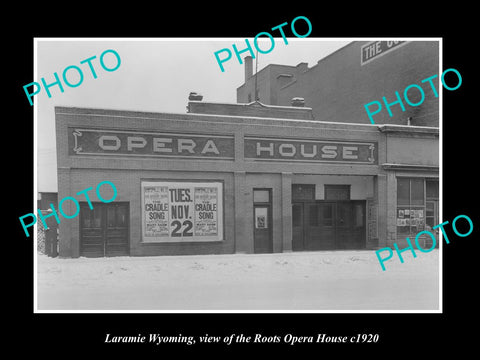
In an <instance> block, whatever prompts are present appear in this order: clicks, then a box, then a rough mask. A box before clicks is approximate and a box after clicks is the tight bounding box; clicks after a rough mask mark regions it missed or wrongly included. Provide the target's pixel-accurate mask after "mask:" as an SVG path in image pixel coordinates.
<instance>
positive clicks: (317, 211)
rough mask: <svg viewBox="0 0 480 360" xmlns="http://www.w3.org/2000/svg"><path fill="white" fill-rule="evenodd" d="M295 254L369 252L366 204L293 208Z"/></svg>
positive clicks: (315, 204)
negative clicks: (327, 251)
mask: <svg viewBox="0 0 480 360" xmlns="http://www.w3.org/2000/svg"><path fill="white" fill-rule="evenodd" d="M292 235H293V239H292V240H293V243H292V249H293V250H294V251H313V250H337V249H363V248H365V201H357V200H352V201H302V202H294V203H293V204H292Z"/></svg>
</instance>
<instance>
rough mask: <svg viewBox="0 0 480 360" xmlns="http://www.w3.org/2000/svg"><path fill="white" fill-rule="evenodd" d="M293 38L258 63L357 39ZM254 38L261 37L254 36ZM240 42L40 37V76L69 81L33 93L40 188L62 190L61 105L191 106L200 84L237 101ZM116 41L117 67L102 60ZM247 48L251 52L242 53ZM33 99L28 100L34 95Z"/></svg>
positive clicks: (167, 109) (325, 50)
mask: <svg viewBox="0 0 480 360" xmlns="http://www.w3.org/2000/svg"><path fill="white" fill-rule="evenodd" d="M287 39H288V44H285V43H284V41H283V39H282V38H276V39H275V46H274V47H273V49H272V50H271V51H270V53H268V54H260V55H259V56H258V59H257V60H258V71H260V70H261V69H262V68H264V67H265V66H267V65H268V64H283V65H297V64H299V63H301V62H306V63H308V66H309V67H312V66H314V65H316V64H317V62H318V61H319V60H320V59H322V58H324V57H325V56H327V55H329V54H331V53H332V52H334V51H336V50H338V49H339V48H341V47H343V46H345V45H347V44H348V43H349V42H350V41H349V40H343V39H319V38H287ZM249 40H250V43H251V44H253V39H249ZM232 44H236V45H237V48H238V49H239V50H242V49H244V48H245V47H246V45H245V39H244V38H231V39H225V38H221V39H214V38H204V39H184V38H168V39H162V38H158V39H151V38H148V39H135V38H127V39H92V38H87V39H68V38H59V39H50V38H37V39H36V55H35V59H34V79H32V82H34V81H35V82H38V83H41V79H42V78H44V79H45V82H46V83H47V84H51V83H53V82H54V81H55V78H54V73H55V72H56V73H57V74H58V76H59V78H60V79H61V81H62V85H63V88H64V92H63V93H62V92H61V90H60V88H59V87H58V86H57V85H54V86H52V87H50V88H49V90H50V92H51V97H50V98H49V97H48V96H47V93H46V91H45V89H43V87H42V89H41V91H40V93H39V94H38V95H35V96H34V98H33V102H34V104H35V105H34V106H35V108H34V112H35V113H36V134H37V136H36V141H37V145H36V149H37V192H56V191H57V160H56V143H55V113H54V108H55V106H65V107H85V108H99V109H115V110H130V111H146V112H163V113H186V106H187V103H188V95H189V93H190V92H192V91H193V92H198V93H200V94H202V95H203V101H207V102H227V103H236V89H237V88H238V87H239V86H240V85H242V84H243V82H244V65H243V64H240V63H239V62H238V60H237V59H236V57H235V55H234V54H233V50H232ZM258 44H259V48H260V49H263V50H266V49H268V48H269V47H270V46H271V44H270V40H268V39H266V40H262V41H259V43H258ZM252 47H253V45H252ZM224 48H228V49H230V50H231V51H232V58H231V59H230V60H229V61H227V62H224V63H223V66H224V68H225V71H224V72H222V71H221V70H220V67H219V65H218V63H217V61H216V58H215V55H214V53H215V52H216V51H219V50H221V49H224ZM109 49H111V50H115V51H116V52H117V53H118V55H119V56H120V59H121V63H120V66H119V67H118V69H117V70H115V71H111V72H108V71H105V70H104V69H103V68H102V67H101V65H100V55H101V54H102V53H103V52H104V51H105V50H109ZM247 54H248V53H243V54H242V57H244V56H246V55H247ZM93 56H96V58H95V59H93V60H91V64H92V66H93V67H94V69H95V72H96V75H97V78H96V79H94V78H93V76H92V72H91V70H90V69H89V66H88V64H87V63H84V64H81V63H80V62H81V61H83V60H85V59H88V58H91V57H93ZM220 56H224V53H222V54H220ZM103 59H104V62H105V66H106V67H109V68H114V67H115V65H116V59H115V57H114V55H113V54H112V53H106V54H105V57H104V58H103ZM71 65H75V66H78V67H79V68H80V69H81V70H82V73H83V81H82V82H81V83H80V85H79V86H77V87H68V86H67V85H66V84H65V83H64V81H63V79H62V74H63V71H64V69H65V68H67V67H68V66H71ZM254 67H255V62H254ZM67 79H68V81H70V82H71V83H72V84H75V83H78V82H80V78H79V75H78V73H77V72H76V71H75V70H68V72H67ZM25 85H26V84H25ZM30 91H32V90H30ZM25 101H26V102H27V104H28V99H27V97H25Z"/></svg>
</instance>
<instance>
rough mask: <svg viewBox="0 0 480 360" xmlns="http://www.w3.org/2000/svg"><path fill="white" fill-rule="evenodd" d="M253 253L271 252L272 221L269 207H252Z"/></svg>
mask: <svg viewBox="0 0 480 360" xmlns="http://www.w3.org/2000/svg"><path fill="white" fill-rule="evenodd" d="M253 213H254V234H253V238H254V247H255V249H254V251H255V253H271V252H273V241H272V221H271V206H270V205H254V207H253Z"/></svg>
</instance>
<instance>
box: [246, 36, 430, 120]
mask: <svg viewBox="0 0 480 360" xmlns="http://www.w3.org/2000/svg"><path fill="white" fill-rule="evenodd" d="M260 56H261V55H260ZM435 74H437V75H439V42H438V41H368V42H367V41H354V42H351V43H349V44H348V45H346V46H344V47H342V48H340V49H339V50H337V51H335V52H334V53H332V54H330V55H328V56H326V57H325V58H323V59H321V60H319V61H318V63H317V64H315V65H314V66H312V67H310V68H309V67H308V64H307V63H303V62H302V63H300V64H298V65H296V66H289V65H278V64H270V65H268V66H266V67H264V68H263V69H261V70H260V71H259V72H258V73H257V74H256V78H257V79H256V80H255V76H254V75H253V64H252V58H251V57H247V58H245V83H244V84H242V85H241V86H240V87H238V88H237V102H238V103H250V102H252V101H255V100H258V101H260V102H262V103H264V104H270V105H282V106H290V105H291V102H292V98H295V97H300V98H303V99H304V101H305V106H307V107H311V108H312V110H313V117H314V119H315V120H319V121H333V122H346V123H360V124H367V123H370V120H369V118H368V115H367V113H366V111H365V108H364V105H365V104H368V103H370V102H372V101H375V100H377V101H380V102H382V97H383V96H385V98H386V100H387V103H392V102H394V101H395V100H396V96H395V92H396V91H398V93H399V94H400V96H401V98H402V103H403V105H404V107H405V111H402V107H401V105H399V104H394V105H392V106H391V108H390V110H391V112H392V116H389V113H388V111H387V109H386V106H385V105H383V110H382V111H381V112H380V113H378V114H376V115H374V117H373V119H374V121H375V123H376V124H396V125H407V124H408V119H409V118H410V123H411V124H412V125H416V126H434V127H438V126H439V113H438V111H439V101H438V97H436V96H435V94H434V92H433V91H432V89H431V85H430V84H429V83H428V82H426V83H422V82H421V81H422V80H423V79H426V78H428V77H430V76H432V75H435ZM255 82H256V83H257V97H255ZM438 83H439V79H438V76H437V77H436V78H435V79H433V84H434V85H435V87H436V89H437V90H438ZM410 84H417V85H419V86H420V87H421V88H422V89H423V91H424V96H425V98H424V101H423V102H422V103H421V105H419V106H409V105H408V104H407V103H406V102H405V100H404V99H403V91H404V89H405V88H406V87H407V86H408V85H410ZM408 97H409V100H410V102H412V103H418V102H420V100H421V93H420V92H419V91H418V90H417V89H411V90H409V91H408ZM374 110H376V107H372V111H374Z"/></svg>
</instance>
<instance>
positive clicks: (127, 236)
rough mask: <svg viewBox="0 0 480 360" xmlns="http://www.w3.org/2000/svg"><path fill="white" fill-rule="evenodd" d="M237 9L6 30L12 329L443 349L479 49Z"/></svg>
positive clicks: (289, 345) (141, 341) (158, 347)
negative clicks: (14, 113) (12, 44)
mask: <svg viewBox="0 0 480 360" xmlns="http://www.w3.org/2000/svg"><path fill="white" fill-rule="evenodd" d="M188 7H189V6H187V5H186V8H188ZM192 10H193V9H192ZM252 11H253V10H252ZM165 14H166V13H165ZM165 14H163V16H162V18H163V17H165ZM198 14H199V16H200V12H199V13H198ZM242 14H243V15H237V17H235V16H233V15H232V16H231V19H230V20H229V18H228V17H222V18H217V17H216V16H212V21H210V22H209V19H210V17H205V18H201V19H203V20H201V19H200V17H199V18H198V19H195V20H192V21H187V20H186V19H187V17H185V18H184V20H183V21H181V18H180V17H179V16H180V15H177V17H176V20H177V21H179V22H178V23H177V24H175V25H174V24H173V20H171V25H168V24H167V21H163V20H162V21H160V22H159V23H158V28H156V30H155V31H145V30H142V29H152V28H155V26H153V23H149V22H147V21H146V20H145V24H142V25H143V26H139V27H138V28H137V29H134V27H133V26H132V29H131V31H130V30H128V28H129V27H130V25H129V26H125V27H123V25H126V24H123V23H122V24H123V25H122V26H120V25H121V24H120V22H115V21H113V19H110V18H108V17H107V18H105V19H104V20H103V21H104V22H105V23H104V25H105V26H106V30H100V29H101V28H103V26H100V25H98V26H99V27H98V31H97V30H95V29H94V28H89V29H88V31H87V29H85V31H80V30H81V29H73V28H70V29H67V28H65V29H64V30H62V31H60V29H57V30H58V31H51V30H47V29H52V28H51V27H50V26H48V27H45V28H42V27H40V28H39V29H37V30H35V29H34V30H32V31H31V32H30V33H27V32H25V34H24V35H22V36H23V38H22V40H21V42H20V41H19V43H18V47H19V49H22V51H23V52H22V56H21V60H19V61H18V62H16V63H15V69H20V70H18V72H17V74H18V75H19V76H17V78H16V79H15V81H13V84H14V86H15V93H14V94H13V95H14V96H12V97H9V98H8V99H9V100H10V99H13V98H14V97H15V101H16V103H15V106H16V108H17V109H19V111H20V114H21V115H20V116H18V117H12V118H10V119H11V120H13V119H15V120H13V121H11V123H12V126H16V127H18V130H17V129H15V130H14V129H13V128H12V129H11V130H10V129H9V131H8V134H9V136H10V137H11V138H12V139H13V140H14V141H17V144H16V147H10V148H9V150H11V151H12V152H11V153H12V154H15V153H14V152H13V150H15V149H17V148H20V150H21V155H20V154H19V155H18V156H17V155H14V156H13V158H14V161H15V162H16V163H17V167H20V170H19V171H18V174H22V179H21V182H18V184H16V181H15V180H11V179H9V181H11V182H12V183H13V185H14V188H15V190H14V191H12V193H16V194H18V196H20V197H19V199H22V200H18V201H17V202H16V204H15V205H16V206H17V208H16V209H15V213H14V211H13V210H12V218H13V220H12V223H13V224H12V227H15V231H16V233H15V234H14V235H13V236H12V237H11V238H9V239H8V242H6V244H7V245H8V244H10V240H12V241H14V242H17V243H18V246H19V248H18V250H17V253H19V254H20V255H18V256H19V257H21V259H19V260H21V262H20V261H17V264H15V265H16V266H14V267H10V268H11V269H18V270H17V271H18V275H15V276H14V278H13V280H14V282H17V284H16V286H19V291H18V292H15V293H16V294H18V296H19V298H21V302H20V304H19V306H20V307H21V308H22V309H21V310H19V312H18V314H21V317H19V319H21V320H18V322H17V324H16V325H15V326H18V328H19V329H27V328H31V329H32V331H35V333H38V335H37V337H36V339H35V343H38V344H40V343H42V345H41V346H42V347H43V346H47V347H52V349H56V350H57V353H58V354H60V353H63V351H60V349H62V348H63V347H64V346H67V347H68V346H70V345H68V344H69V343H70V341H73V340H72V339H75V342H77V343H78V344H84V345H85V347H84V348H83V347H81V349H79V350H78V351H79V354H80V353H84V352H88V351H90V350H89V349H91V350H93V349H94V348H101V349H102V350H105V352H103V351H102V354H105V353H106V354H110V355H114V354H116V353H122V352H123V351H124V350H125V349H128V350H129V351H130V350H132V351H133V352H134V353H137V351H138V353H137V355H138V356H141V355H140V354H141V353H140V352H142V353H143V352H144V351H146V352H148V353H149V354H154V353H158V354H160V352H161V351H162V350H166V349H180V350H187V351H189V352H190V354H195V351H197V350H200V349H203V348H205V349H207V350H212V351H215V352H216V351H223V350H227V349H229V350H230V349H233V350H231V351H235V349H240V348H244V349H246V350H248V351H252V350H253V349H254V347H255V346H268V347H270V348H272V349H273V348H277V349H290V351H292V352H295V351H296V350H299V349H314V350H318V351H321V350H324V349H327V348H328V349H329V350H328V352H329V354H331V353H330V351H331V350H332V349H333V348H337V349H343V348H345V349H349V350H352V349H354V350H355V349H359V348H362V349H363V350H367V352H370V351H373V352H375V351H377V350H376V349H380V347H382V351H383V347H388V348H391V347H392V346H397V345H398V344H399V343H402V344H403V345H404V346H406V347H407V346H409V345H408V342H409V341H413V342H415V341H424V342H425V344H433V343H434V342H438V344H439V349H440V347H441V346H440V345H441V343H442V341H440V338H439V337H442V336H444V335H442V334H445V333H446V332H447V329H453V328H458V326H459V324H460V323H461V322H462V321H464V320H467V319H468V318H469V312H468V311H473V309H474V298H475V296H474V295H473V294H472V285H473V284H475V279H474V278H473V276H475V273H476V270H474V269H472V268H474V264H475V262H476V260H475V259H474V258H473V257H474V256H475V255H476V254H477V253H478V252H476V251H475V250H474V248H473V246H475V241H476V238H477V236H476V235H477V233H478V229H477V223H478V216H477V215H476V211H477V210H476V208H475V202H474V199H475V198H476V195H475V185H474V183H475V179H476V178H475V170H474V168H475V161H474V158H473V156H474V154H475V150H474V146H475V140H474V139H475V137H476V132H475V126H474V123H475V117H474V116H473V117H472V114H474V112H473V110H474V104H475V102H474V101H473V102H472V101H471V96H472V94H473V93H475V89H473V88H472V87H473V86H475V79H476V78H475V79H474V76H475V77H478V76H477V75H476V74H474V69H472V68H471V67H470V64H469V65H468V66H467V64H466V63H465V61H466V59H470V60H471V59H472V57H471V56H472V54H473V52H472V53H471V54H470V55H469V56H466V53H467V52H468V51H470V52H471V51H473V50H474V47H473V43H472V42H470V43H469V41H467V36H465V38H463V39H462V38H458V37H456V36H455V35H454V34H455V32H454V31H453V27H452V26H439V27H434V26H432V27H427V26H426V23H425V24H424V25H425V29H424V28H423V27H421V26H420V21H419V20H418V17H413V18H412V21H413V22H414V23H415V24H417V23H418V24H419V25H418V28H415V27H414V26H413V25H411V24H410V25H407V24H409V23H408V21H407V22H402V21H397V20H393V18H392V20H391V22H389V21H387V19H386V18H385V19H382V18H378V17H368V16H366V15H365V17H363V15H362V19H363V20H362V21H358V24H363V25H365V27H362V25H358V26H356V25H355V26H354V25H353V24H357V22H352V23H351V24H350V25H351V26H350V27H348V29H347V28H346V27H345V28H341V27H340V25H341V23H338V24H337V25H338V26H335V27H329V26H327V22H324V16H326V14H324V15H322V16H320V15H319V14H313V13H312V11H301V10H300V9H295V10H293V9H287V10H285V11H284V12H283V11H281V12H279V13H278V12H275V13H271V14H270V15H269V16H265V17H263V16H261V15H260V13H258V14H257V13H255V12H254V11H253V12H252V15H251V16H247V13H246V12H243V13H242ZM337 15H338V14H337ZM397 15H398V14H397ZM150 16H151V15H150ZM384 16H387V14H386V13H385V14H384ZM172 18H173V14H172ZM367 18H368V19H369V20H368V21H367ZM182 19H183V18H182ZM374 19H376V20H374ZM98 20H100V17H99V18H98ZM405 20H406V19H405ZM417 20H418V21H417ZM95 21H97V20H95ZM110 21H113V23H115V24H116V26H117V27H116V28H113V27H112V28H109V26H107V24H110ZM375 21H378V22H379V23H378V25H379V24H380V23H381V24H382V26H377V25H375V24H374V23H375ZM458 21H459V20H458V19H457V20H455V24H456V23H457V22H458ZM138 22H139V23H142V22H143V20H140V19H138ZM446 23H447V19H444V24H443V25H445V24H446ZM132 24H133V23H132ZM201 24H203V25H204V26H205V27H203V26H199V25H201ZM180 25H182V29H181V30H180ZM207 28H208V30H207ZM372 29H373V30H372ZM77 30H78V31H77ZM117 30H118V31H117ZM465 44H470V45H471V46H472V47H471V48H469V47H468V46H466V45H465ZM12 74H14V71H13V70H12ZM20 118H21V119H22V120H20ZM25 121H28V124H23V125H22V122H25ZM22 128H23V129H22ZM27 133H28V136H27ZM18 134H22V140H21V145H20V146H19V145H18V144H20V143H19V140H18V139H19V136H20V135H18ZM5 169H6V166H5ZM9 174H10V172H8V173H6V175H7V176H9ZM12 179H13V178H12ZM23 199H25V201H23ZM9 211H10V210H9ZM9 225H10V222H9ZM6 249H7V248H6ZM15 256H17V255H16V254H13V253H12V254H9V255H8V257H9V258H13V257H15ZM12 313H13V312H12ZM462 319H463V320H462ZM19 331H20V330H19ZM449 336H450V340H451V342H452V343H451V344H452V346H453V345H454V344H455V345H456V344H457V343H458V342H459V340H460V338H462V336H464V339H465V341H466V342H468V341H470V339H472V337H473V333H470V332H467V333H463V334H461V333H455V334H449ZM412 339H416V340H415V341H414V340H412ZM446 342H448V341H446ZM395 344H397V345H395ZM398 346H399V345H398ZM424 350H426V348H425V349H424ZM280 351H282V350H280ZM342 351H343V350H342ZM318 354H321V353H320V352H319V353H318ZM141 357H143V355H142V356H141Z"/></svg>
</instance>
